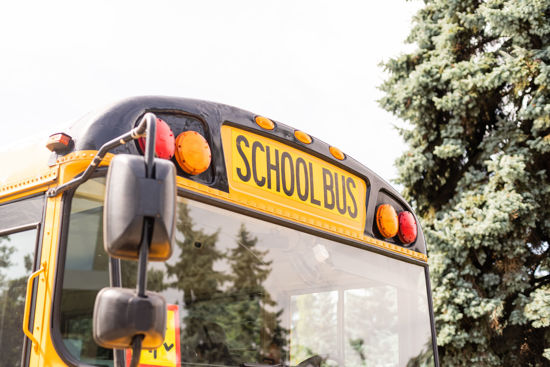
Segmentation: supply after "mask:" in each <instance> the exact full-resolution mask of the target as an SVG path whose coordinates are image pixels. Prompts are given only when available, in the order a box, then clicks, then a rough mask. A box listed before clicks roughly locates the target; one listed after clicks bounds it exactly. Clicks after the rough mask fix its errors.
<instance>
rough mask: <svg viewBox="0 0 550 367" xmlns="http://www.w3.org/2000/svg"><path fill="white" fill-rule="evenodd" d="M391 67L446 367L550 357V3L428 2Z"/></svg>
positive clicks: (405, 170)
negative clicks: (408, 48) (412, 46)
mask: <svg viewBox="0 0 550 367" xmlns="http://www.w3.org/2000/svg"><path fill="white" fill-rule="evenodd" d="M414 22H415V24H414V27H413V29H412V32H411V34H410V36H409V41H410V42H413V43H416V45H417V48H416V51H414V52H412V53H410V54H406V55H402V56H399V57H397V58H395V59H392V60H390V61H389V62H387V63H386V64H385V67H386V70H388V71H389V77H388V79H387V80H386V82H385V83H384V84H383V85H382V87H381V89H382V90H383V91H384V92H385V95H384V97H383V98H382V100H381V101H380V102H381V105H382V106H383V107H384V108H385V109H387V110H389V111H391V112H393V113H394V114H396V115H397V116H398V117H400V118H401V119H403V120H405V121H407V122H408V123H409V124H410V125H409V126H410V128H409V129H404V130H402V135H403V137H404V139H405V141H406V143H407V144H408V145H409V150H408V151H407V152H405V153H404V154H403V155H402V156H401V157H400V158H399V159H398V161H397V165H398V170H399V175H400V178H399V179H398V183H400V184H402V185H403V187H404V195H405V197H406V198H407V199H409V200H411V201H412V202H413V205H414V206H415V208H416V210H417V213H418V215H419V216H420V218H421V222H422V225H423V228H424V232H425V235H426V239H427V242H428V250H429V258H430V266H431V276H432V287H433V291H434V308H435V315H436V328H437V331H438V344H439V353H440V358H441V364H442V365H443V366H548V365H550V288H549V287H550V285H549V282H550V275H549V272H550V260H549V258H550V256H549V255H550V250H549V237H550V185H549V183H550V182H549V178H550V177H549V175H550V89H549V81H550V1H549V0H524V1H512V0H486V1H473V0H425V6H424V8H423V9H421V10H420V11H419V13H418V14H417V15H416V17H415V20H414Z"/></svg>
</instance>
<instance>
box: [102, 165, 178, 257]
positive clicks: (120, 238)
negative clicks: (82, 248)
mask: <svg viewBox="0 0 550 367" xmlns="http://www.w3.org/2000/svg"><path fill="white" fill-rule="evenodd" d="M154 166H155V169H154V178H147V177H146V167H145V163H144V161H143V157H140V156H133V155H128V154H120V155H117V156H115V157H114V158H113V159H112V161H111V166H110V167H109V172H108V174H107V183H106V191H105V207H104V210H103V241H104V247H105V251H106V252H107V253H108V254H109V255H111V256H113V257H116V258H120V259H127V260H137V259H138V257H139V246H140V244H141V239H142V234H143V226H144V223H145V221H144V219H145V218H146V217H149V218H154V225H153V238H152V241H151V244H150V246H149V256H148V260H151V261H164V260H167V259H168V258H169V257H170V255H171V254H172V240H173V238H174V228H175V215H176V214H175V213H176V200H175V197H176V170H175V167H174V164H173V163H172V162H170V161H167V160H164V159H159V158H156V159H154Z"/></svg>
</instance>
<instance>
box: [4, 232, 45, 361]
mask: <svg viewBox="0 0 550 367" xmlns="http://www.w3.org/2000/svg"><path fill="white" fill-rule="evenodd" d="M35 244H36V229H34V228H33V229H29V230H26V231H22V232H17V233H12V234H9V235H3V236H0V354H1V355H2V362H0V365H2V366H17V365H19V364H20V362H21V352H22V349H23V340H24V339H23V338H24V335H23V330H22V329H21V324H22V322H23V312H24V307H25V292H26V289H27V279H28V277H29V275H30V274H31V273H32V265H33V259H34V248H35Z"/></svg>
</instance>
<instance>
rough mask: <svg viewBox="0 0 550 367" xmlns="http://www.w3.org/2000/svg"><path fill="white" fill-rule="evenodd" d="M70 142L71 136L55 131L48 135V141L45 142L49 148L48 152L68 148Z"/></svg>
mask: <svg viewBox="0 0 550 367" xmlns="http://www.w3.org/2000/svg"><path fill="white" fill-rule="evenodd" d="M71 143H72V138H71V137H70V136H69V135H67V134H65V133H57V134H53V135H50V137H49V138H48V142H47V143H46V148H48V149H49V150H50V152H56V153H59V152H62V151H64V150H66V149H68V148H70V146H71Z"/></svg>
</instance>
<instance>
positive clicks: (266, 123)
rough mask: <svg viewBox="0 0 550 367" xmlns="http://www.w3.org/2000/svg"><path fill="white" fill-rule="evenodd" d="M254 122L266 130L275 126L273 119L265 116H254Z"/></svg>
mask: <svg viewBox="0 0 550 367" xmlns="http://www.w3.org/2000/svg"><path fill="white" fill-rule="evenodd" d="M255 120H256V123H257V124H258V126H259V127H261V128H263V129H266V130H273V129H274V128H275V124H274V123H273V121H271V120H270V119H268V118H267V117H263V116H256V119H255Z"/></svg>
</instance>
